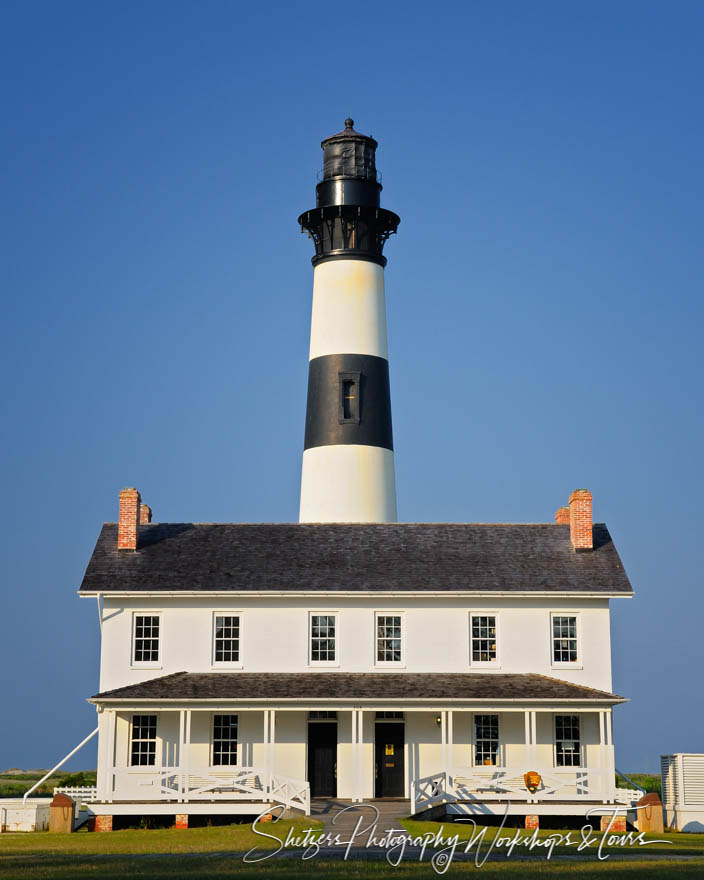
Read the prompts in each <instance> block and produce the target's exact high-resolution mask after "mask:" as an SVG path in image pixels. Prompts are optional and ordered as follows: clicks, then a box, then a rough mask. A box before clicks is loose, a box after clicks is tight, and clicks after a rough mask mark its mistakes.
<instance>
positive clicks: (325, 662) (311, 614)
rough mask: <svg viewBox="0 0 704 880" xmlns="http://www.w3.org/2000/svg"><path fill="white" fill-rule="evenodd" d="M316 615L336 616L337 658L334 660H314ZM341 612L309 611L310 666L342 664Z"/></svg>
mask: <svg viewBox="0 0 704 880" xmlns="http://www.w3.org/2000/svg"><path fill="white" fill-rule="evenodd" d="M314 617H334V618H335V659H334V660H313V618H314ZM340 649H341V640H340V612H339V611H321V610H317V609H316V610H315V611H309V612H308V665H309V666H327V667H332V668H334V667H336V666H339V665H340Z"/></svg>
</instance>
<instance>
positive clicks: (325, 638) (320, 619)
mask: <svg viewBox="0 0 704 880" xmlns="http://www.w3.org/2000/svg"><path fill="white" fill-rule="evenodd" d="M336 661H337V621H336V619H335V615H334V614H311V616H310V662H311V663H335V662H336Z"/></svg>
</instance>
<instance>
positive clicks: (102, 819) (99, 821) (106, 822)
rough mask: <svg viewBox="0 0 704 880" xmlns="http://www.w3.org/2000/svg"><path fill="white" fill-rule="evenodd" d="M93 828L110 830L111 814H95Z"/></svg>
mask: <svg viewBox="0 0 704 880" xmlns="http://www.w3.org/2000/svg"><path fill="white" fill-rule="evenodd" d="M95 830H96V831H112V816H96V817H95Z"/></svg>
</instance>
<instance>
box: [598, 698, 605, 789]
mask: <svg viewBox="0 0 704 880" xmlns="http://www.w3.org/2000/svg"><path fill="white" fill-rule="evenodd" d="M605 738H606V729H605V724H604V713H603V711H601V710H599V765H600V767H601V796H602V801H603V802H604V803H606V742H605Z"/></svg>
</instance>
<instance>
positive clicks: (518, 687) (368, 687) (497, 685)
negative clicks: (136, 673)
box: [91, 672, 625, 703]
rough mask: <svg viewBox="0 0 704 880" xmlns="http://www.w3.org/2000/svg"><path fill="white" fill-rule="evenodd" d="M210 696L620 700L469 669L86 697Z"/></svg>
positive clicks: (204, 679)
mask: <svg viewBox="0 0 704 880" xmlns="http://www.w3.org/2000/svg"><path fill="white" fill-rule="evenodd" d="M213 700H233V701H235V700H239V701H246V702H248V703H252V702H255V703H258V702H261V703H266V702H267V701H271V700H277V701H280V702H289V701H290V702H291V703H296V702H301V701H305V700H325V701H327V702H331V703H332V702H336V701H350V700H352V701H354V700H372V701H375V702H387V701H388V702H392V701H394V700H403V701H404V702H406V703H408V702H416V703H417V702H420V701H425V702H431V703H433V702H444V701H462V702H474V701H486V702H489V701H502V700H509V701H518V702H526V703H532V702H536V701H550V700H552V701H555V700H558V701H570V702H585V701H587V702H589V701H594V702H597V701H598V702H608V703H621V702H625V698H624V697H620V696H618V695H617V694H611V693H608V692H607V691H599V690H595V689H594V688H590V687H585V686H583V685H579V684H573V683H571V682H567V681H562V680H560V679H557V678H550V677H549V676H547V675H539V674H537V673H515V674H513V673H490V674H486V673H485V674H482V673H471V672H470V673H456V672H455V673H426V672H423V673H412V672H411V673H405V672H404V673H397V672H376V673H375V672H273V673H272V672H262V673H257V672H174V673H172V674H171V675H163V676H160V677H159V678H152V679H149V680H148V681H142V682H139V683H138V684H131V685H126V686H125V687H121V688H115V689H114V690H110V691H103V692H102V693H100V694H96V695H95V696H94V697H92V698H91V701H92V702H96V703H102V702H135V701H140V702H141V701H156V702H163V701H166V702H168V701H181V702H183V701H189V702H191V701H194V702H198V701H204V702H205V701H208V702H211V701H213Z"/></svg>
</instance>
